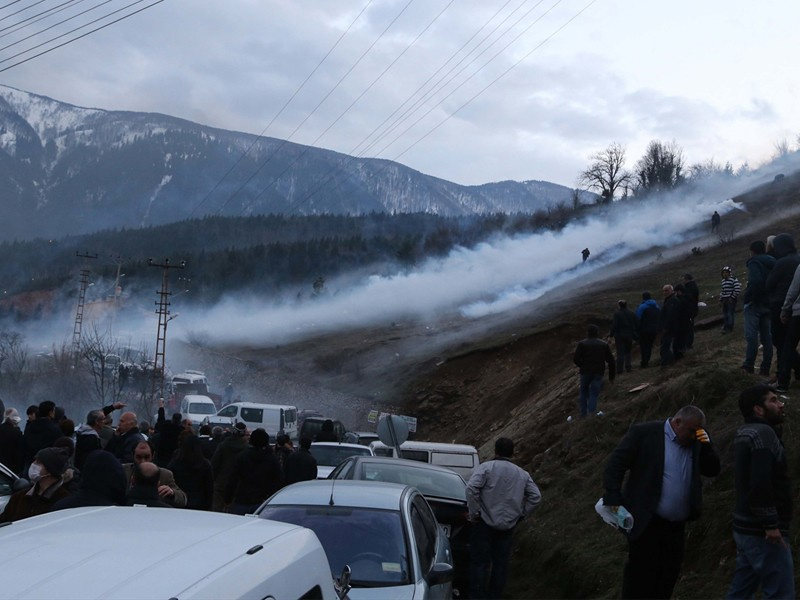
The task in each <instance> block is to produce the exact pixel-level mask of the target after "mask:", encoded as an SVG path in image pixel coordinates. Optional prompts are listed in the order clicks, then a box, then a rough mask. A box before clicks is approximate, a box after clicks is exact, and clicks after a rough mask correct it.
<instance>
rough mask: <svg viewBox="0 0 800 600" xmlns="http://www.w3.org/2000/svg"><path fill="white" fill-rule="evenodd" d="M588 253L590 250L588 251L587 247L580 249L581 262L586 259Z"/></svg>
mask: <svg viewBox="0 0 800 600" xmlns="http://www.w3.org/2000/svg"><path fill="white" fill-rule="evenodd" d="M590 254H591V252H589V249H588V248H584V249H583V250H581V256H583V262H586V259H587V258H589V255H590Z"/></svg>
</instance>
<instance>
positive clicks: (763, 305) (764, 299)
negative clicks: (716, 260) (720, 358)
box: [742, 240, 775, 376]
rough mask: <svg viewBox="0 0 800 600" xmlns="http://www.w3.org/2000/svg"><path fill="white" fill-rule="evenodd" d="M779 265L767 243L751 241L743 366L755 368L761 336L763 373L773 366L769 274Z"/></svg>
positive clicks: (750, 371)
mask: <svg viewBox="0 0 800 600" xmlns="http://www.w3.org/2000/svg"><path fill="white" fill-rule="evenodd" d="M774 266H775V258H774V257H772V256H770V255H769V254H767V247H766V244H765V243H764V242H763V241H761V240H756V241H755V242H753V243H752V244H750V259H749V260H748V261H747V286H745V289H744V298H743V300H744V339H745V341H746V342H747V345H746V349H745V355H744V361H743V362H742V369H743V370H745V371H747V372H748V373H753V372H754V371H755V364H756V357H757V356H758V346H759V338H760V341H761V346H762V352H763V354H762V356H761V367H760V368H759V370H758V372H759V374H760V375H764V376H769V371H770V367H771V366H772V331H771V325H770V315H769V293H768V292H767V277H769V274H770V272H771V271H772V269H773V267H774Z"/></svg>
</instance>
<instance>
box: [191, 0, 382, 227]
mask: <svg viewBox="0 0 800 600" xmlns="http://www.w3.org/2000/svg"><path fill="white" fill-rule="evenodd" d="M373 2H374V0H369V1H368V2H367V3H366V4H365V5H364V7H363V8H362V9H361V11H360V12H359V13H358V14H357V15H356V17H355V18H354V19H353V20H352V21H351V22H350V25H348V26H347V29H345V30H344V32H342V35H340V36H339V39H338V40H336V42H334V44H333V46H331V47H330V49H329V50H328V51H327V52H326V53H325V56H323V57H322V59H321V60H320V61H319V62H318V63H317V66H316V67H314V68H313V69H312V70H311V72H310V73H309V74H308V75H307V76H306V78H305V79H304V80H303V83H301V84H300V85H299V86H298V88H297V89H296V90H295V91H294V93H293V94H292V95H291V96H290V97H289V99H288V100H286V102H284V104H283V106H282V107H281V109H280V110H279V111H278V112H277V113H276V114H275V116H274V117H272V119H271V120H270V122H269V123H267V126H266V127H264V129H263V130H262V131H261V133H260V134H258V136H257V137H256V139H254V140H253V142H252V143H251V144H250V146H248V147H247V149H246V150H245V151H244V152H243V153H242V154H241V155H240V156H239V158H237V159H236V162H234V163H233V165H232V166H231V168H230V169H228V170H227V171H226V172H225V174H224V175H223V176H222V177H221V178H220V179H219V181H217V183H215V184H214V187H212V188H211V189H210V190H209V191H208V193H207V194H206V195H205V197H204V198H203V199H202V200H201V201H200V202H199V203H198V204H197V205H196V206H195V207H194V208H193V209H192V212H191V213H190V214H189V216H190V217H191V216H193V215H194V213H195V212H196V211H197V209H199V208H200V207H201V206H202V205H203V204H205V202H206V201H207V200H208V199H209V198H210V197H211V194H213V193H214V192H215V191H216V189H217V188H218V187H219V186H220V185H222V182H223V181H224V180H225V179H226V178H227V177H228V175H230V174H231V173H232V172H233V170H234V169H235V168H236V166H237V165H238V164H239V163H240V162H242V160H244V158H245V156H247V155H248V154H249V153H250V151H251V150H252V149H253V147H255V145H256V144H257V143H258V142H259V141H260V140H261V139H262V138H263V137H264V134H265V133H266V132H267V130H268V129H269V128H270V127H271V126H272V124H273V123H274V122H275V120H276V119H277V118H278V117H279V116H281V115H282V114H283V111H284V110H286V108H287V107H288V106H289V104H290V103H291V102H292V100H294V99H295V97H296V96H297V94H299V93H300V90H302V89H303V88H304V87H305V85H306V83H308V82H309V80H310V79H311V78H312V77H313V76H314V74H315V73H316V72H317V71H318V70H319V68H320V67H321V66H322V64H323V63H324V62H325V61H326V60H328V57H329V56H330V55H331V54H332V53H333V51H334V50H335V49H336V48H337V46H339V44H340V43H341V41H342V40H343V39H344V38H345V36H346V35H347V34H348V33H349V32H350V30H351V29H352V28H353V26H354V25H355V24H356V22H357V21H358V20H359V19H360V18H361V15H363V14H364V12H365V11H366V10H367V9H368V8H369V7H370V6H371V5H372V3H373Z"/></svg>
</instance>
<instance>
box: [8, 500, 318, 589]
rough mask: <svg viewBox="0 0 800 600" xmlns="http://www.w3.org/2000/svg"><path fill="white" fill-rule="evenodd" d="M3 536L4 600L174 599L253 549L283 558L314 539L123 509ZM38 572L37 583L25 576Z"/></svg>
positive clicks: (23, 526)
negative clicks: (290, 549) (284, 553)
mask: <svg viewBox="0 0 800 600" xmlns="http://www.w3.org/2000/svg"><path fill="white" fill-rule="evenodd" d="M0 532H1V533H0V564H2V565H3V571H4V572H5V573H6V574H12V573H14V574H15V575H14V576H12V577H5V578H4V581H3V584H2V585H0V597H11V598H28V597H34V598H131V597H136V598H169V597H175V596H178V595H179V594H180V593H181V592H183V591H185V590H187V589H188V588H190V587H191V586H192V585H195V584H197V583H198V582H200V581H202V580H204V578H208V577H212V576H213V574H214V572H215V571H217V570H220V569H223V570H224V569H228V568H230V567H231V565H232V564H234V563H236V561H243V560H246V557H248V556H250V555H249V554H248V550H250V551H251V553H252V550H251V549H253V548H255V547H257V546H259V545H261V546H263V549H265V550H268V551H270V552H274V551H277V552H280V551H281V549H282V548H285V547H286V546H287V544H292V543H295V544H298V545H299V544H301V543H302V542H301V540H302V539H303V538H306V537H308V534H309V533H311V532H309V531H308V530H306V529H304V528H302V527H297V526H295V525H289V524H286V523H278V522H275V521H268V520H265V519H254V518H251V517H239V516H236V515H230V514H224V513H214V512H205V511H202V512H201V511H193V510H176V509H168V508H146V507H122V506H105V507H91V508H73V509H67V510H61V511H55V512H50V513H47V514H44V515H41V516H37V517H31V518H28V519H23V520H20V521H16V522H13V523H10V524H8V525H6V526H4V527H2V529H0ZM312 535H313V534H312ZM279 539H280V540H279ZM270 548H272V549H273V550H269V549H270ZM32 568H35V569H36V573H37V576H36V577H35V578H31V577H27V576H24V574H25V573H31V569H32Z"/></svg>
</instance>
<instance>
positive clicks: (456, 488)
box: [363, 461, 467, 502]
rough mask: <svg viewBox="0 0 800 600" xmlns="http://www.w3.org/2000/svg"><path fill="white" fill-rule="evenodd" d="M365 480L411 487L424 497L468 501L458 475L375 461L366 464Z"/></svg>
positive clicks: (464, 485)
mask: <svg viewBox="0 0 800 600" xmlns="http://www.w3.org/2000/svg"><path fill="white" fill-rule="evenodd" d="M363 478H364V479H367V480H370V481H388V482H391V483H402V484H404V485H410V486H413V487H415V488H417V489H418V490H419V491H420V492H422V495H423V496H435V497H437V498H449V499H452V500H460V501H462V502H466V500H467V492H466V489H467V486H466V484H465V483H464V480H463V479H462V478H461V476H460V475H459V474H458V473H450V472H447V471H439V470H434V469H421V468H418V467H416V466H415V465H413V464H411V465H398V464H395V463H388V462H387V463H382V462H378V461H374V462H366V463H364V466H363Z"/></svg>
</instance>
